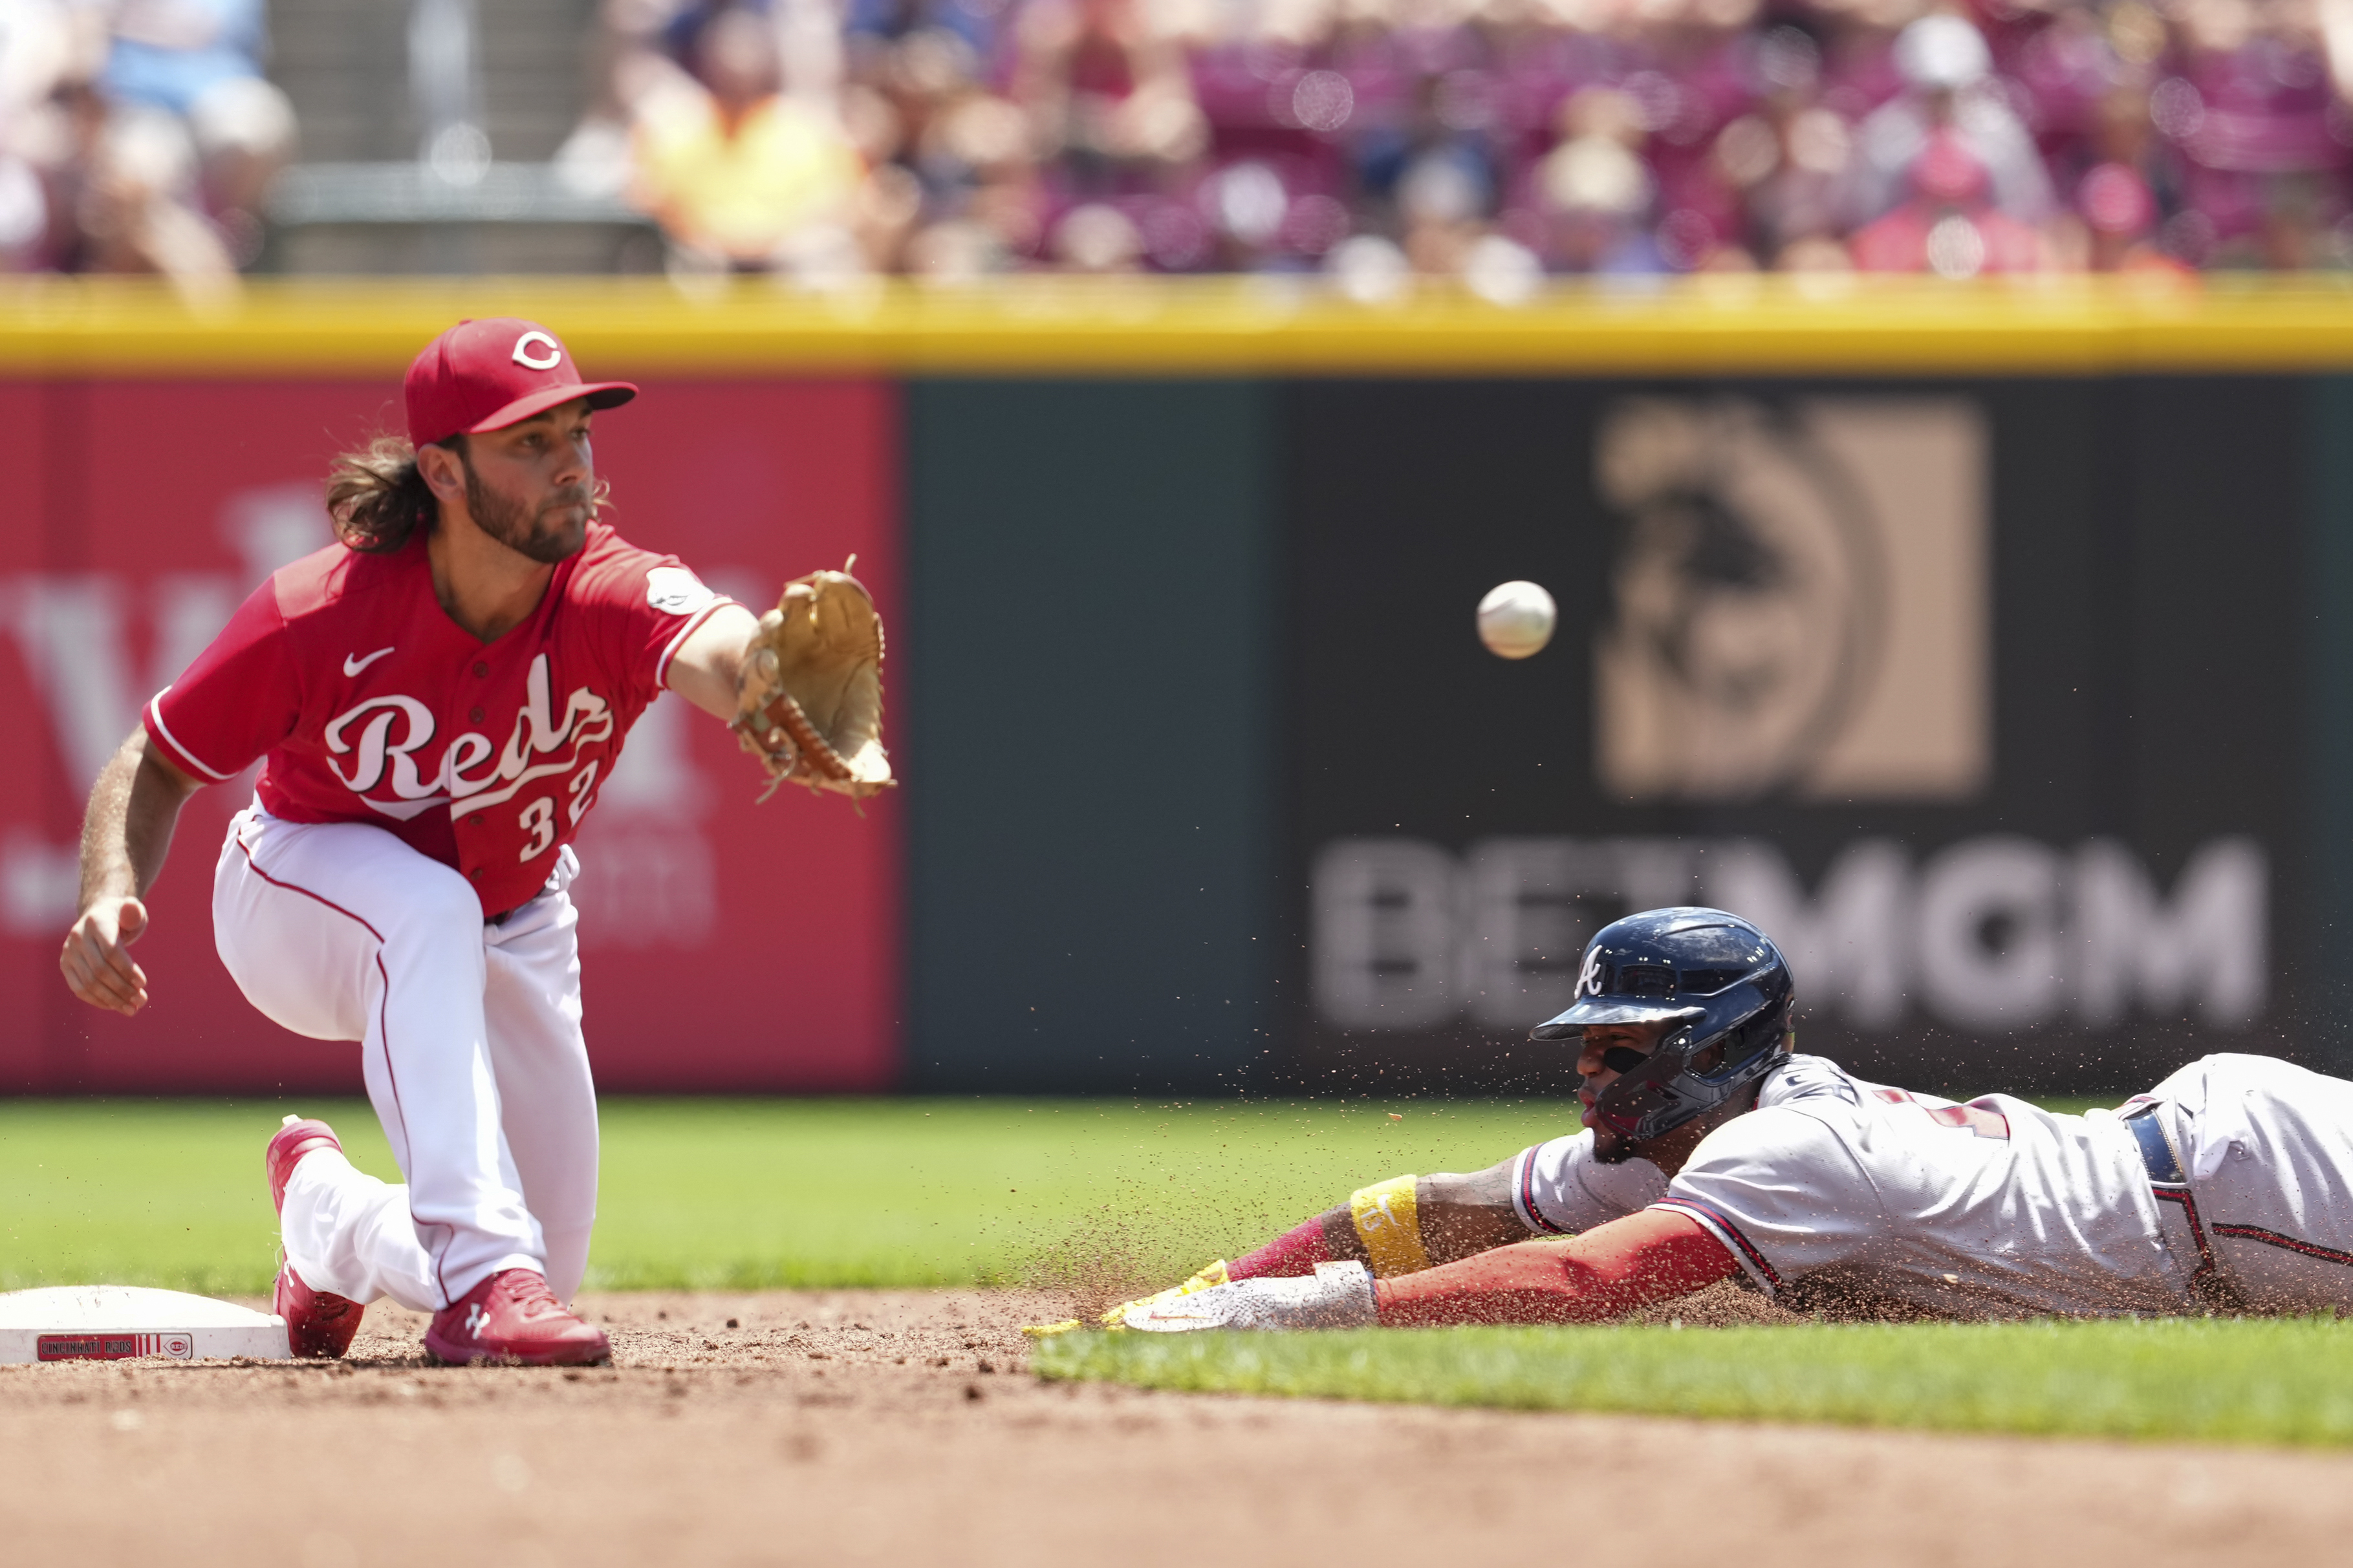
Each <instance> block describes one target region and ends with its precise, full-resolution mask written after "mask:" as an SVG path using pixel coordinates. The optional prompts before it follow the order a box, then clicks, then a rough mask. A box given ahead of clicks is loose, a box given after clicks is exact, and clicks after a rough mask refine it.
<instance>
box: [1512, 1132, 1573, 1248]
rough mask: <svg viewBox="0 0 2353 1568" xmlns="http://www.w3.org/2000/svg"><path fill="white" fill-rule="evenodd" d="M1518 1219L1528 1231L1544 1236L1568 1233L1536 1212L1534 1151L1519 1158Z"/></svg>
mask: <svg viewBox="0 0 2353 1568" xmlns="http://www.w3.org/2000/svg"><path fill="white" fill-rule="evenodd" d="M1520 1218H1522V1219H1523V1220H1525V1221H1526V1222H1527V1226H1528V1228H1529V1229H1530V1230H1540V1231H1543V1232H1544V1233H1545V1234H1546V1236H1567V1234H1568V1233H1567V1231H1565V1230H1563V1229H1561V1228H1560V1226H1556V1225H1555V1224H1553V1222H1552V1221H1550V1220H1548V1219H1546V1218H1545V1216H1544V1215H1542V1214H1540V1213H1538V1212H1537V1210H1536V1152H1535V1150H1534V1149H1531V1150H1529V1151H1528V1152H1526V1153H1525V1154H1522V1155H1521V1156H1520Z"/></svg>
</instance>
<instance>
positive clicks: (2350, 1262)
mask: <svg viewBox="0 0 2353 1568" xmlns="http://www.w3.org/2000/svg"><path fill="white" fill-rule="evenodd" d="M2164 1195H2165V1194H2163V1193H2159V1194H2158V1196H2159V1197H2163V1196H2164ZM2214 1234H2215V1235H2216V1236H2232V1237H2238V1238H2239V1239H2240V1240H2242V1241H2260V1242H2262V1243H2263V1245H2264V1246H2266V1247H2284V1248H2285V1249H2286V1250H2287V1251H2290V1252H2297V1253H2302V1254H2303V1255H2304V1256H2305V1257H2306V1258H2319V1259H2321V1260H2322V1261H2323V1262H2327V1263H2341V1264H2344V1265H2345V1266H2346V1267H2347V1268H2353V1252H2339V1251H2337V1249H2336V1248H2335V1247H2323V1246H2321V1245H2320V1244H2319V1243H2318V1242H2316V1241H2298V1240H2297V1239H2296V1238H2295V1237H2292V1236H2282V1235H2281V1234H2280V1233H2279V1232H2277V1231H2275V1230H2265V1229H2264V1228H2263V1226H2259V1225H2217V1226H2214Z"/></svg>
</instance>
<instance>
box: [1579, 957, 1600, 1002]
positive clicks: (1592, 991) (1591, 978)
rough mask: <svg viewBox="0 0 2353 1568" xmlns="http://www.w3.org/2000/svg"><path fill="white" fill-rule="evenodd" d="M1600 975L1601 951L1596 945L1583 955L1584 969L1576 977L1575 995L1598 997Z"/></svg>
mask: <svg viewBox="0 0 2353 1568" xmlns="http://www.w3.org/2000/svg"><path fill="white" fill-rule="evenodd" d="M1602 973H1603V972H1602V967H1601V949H1600V948H1599V946H1598V945H1597V946H1595V947H1592V948H1590V949H1588V951H1587V952H1586V954H1585V967H1584V969H1583V970H1581V971H1580V972H1578V973H1577V994H1578V995H1579V996H1599V995H1600V994H1601V980H1602Z"/></svg>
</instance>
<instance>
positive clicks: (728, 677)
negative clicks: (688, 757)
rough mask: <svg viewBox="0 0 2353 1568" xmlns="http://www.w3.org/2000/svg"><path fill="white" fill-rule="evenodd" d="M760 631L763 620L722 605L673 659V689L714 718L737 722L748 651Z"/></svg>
mask: <svg viewBox="0 0 2353 1568" xmlns="http://www.w3.org/2000/svg"><path fill="white" fill-rule="evenodd" d="M759 629H760V617H759V616H755V615H754V614H753V613H752V612H751V611H749V610H747V609H745V608H744V606H743V605H720V606H719V607H718V608H717V609H715V610H713V611H712V612H711V615H710V616H709V618H707V619H706V620H704V622H703V623H702V625H701V626H697V627H695V628H694V630H693V632H692V633H691V635H690V636H689V637H687V639H686V643H685V646H683V647H681V648H680V649H679V650H678V652H677V653H675V654H673V655H672V656H671V657H670V674H669V677H668V679H669V684H670V689H671V690H672V691H675V692H677V693H678V694H679V695H680V696H681V697H683V698H685V699H686V700H688V701H689V702H691V703H693V704H694V705H695V706H696V707H697V708H700V709H702V710H703V711H704V712H705V713H708V714H710V715H711V716H712V718H714V719H726V720H730V721H733V719H734V717H735V686H736V682H737V681H738V680H739V679H742V676H743V671H744V649H745V647H748V646H749V645H750V644H751V641H752V636H753V634H754V633H755V632H757V631H758V630H759Z"/></svg>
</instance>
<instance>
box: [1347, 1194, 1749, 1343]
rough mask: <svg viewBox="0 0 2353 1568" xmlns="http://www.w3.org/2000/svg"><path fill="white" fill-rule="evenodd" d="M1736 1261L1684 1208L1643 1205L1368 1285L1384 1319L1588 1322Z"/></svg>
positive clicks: (1705, 1280) (1722, 1273) (1725, 1270)
mask: <svg viewBox="0 0 2353 1568" xmlns="http://www.w3.org/2000/svg"><path fill="white" fill-rule="evenodd" d="M1737 1267H1738V1266H1737V1265H1736V1264H1735V1263H1734V1262H1733V1260H1732V1254H1731V1253H1729V1252H1727V1251H1725V1247H1724V1244H1723V1243H1722V1242H1720V1241H1718V1240H1716V1239H1715V1237H1713V1236H1711V1235H1709V1234H1708V1232H1707V1229H1706V1227H1705V1226H1702V1225H1701V1224H1700V1223H1699V1221H1697V1220H1695V1219H1694V1218H1692V1217H1691V1216H1690V1215H1686V1214H1678V1213H1676V1212H1675V1211H1674V1210H1672V1209H1644V1210H1642V1211H1641V1212H1640V1213H1639V1214H1630V1215H1627V1216H1626V1217H1625V1218H1624V1219H1616V1220H1611V1221H1610V1222H1609V1224H1608V1225H1598V1226H1594V1227H1593V1228H1592V1229H1591V1230H1588V1231H1586V1232H1585V1233H1584V1234H1582V1235H1580V1236H1571V1237H1562V1238H1560V1239H1559V1240H1556V1241H1525V1242H1522V1243H1520V1244H1519V1245H1518V1246H1516V1247H1496V1248H1494V1249H1493V1251H1490V1252H1482V1253H1481V1254H1479V1255H1478V1256H1477V1257H1475V1258H1465V1259H1463V1260H1461V1262H1457V1263H1449V1264H1445V1265H1443V1266H1441V1267H1439V1268H1430V1269H1425V1270H1423V1271H1422V1272H1420V1273H1419V1274H1408V1275H1404V1276H1401V1277H1399V1278H1398V1279H1382V1280H1378V1281H1377V1282H1375V1284H1374V1287H1373V1293H1374V1300H1375V1303H1376V1305H1377V1308H1378V1309H1379V1312H1380V1321H1381V1322H1382V1324H1383V1325H1384V1326H1385V1327H1386V1326H1389V1325H1395V1326H1398V1327H1416V1326H1421V1325H1427V1324H1434V1323H1591V1322H1599V1321H1603V1320H1604V1319H1609V1318H1615V1317H1619V1316H1621V1315H1623V1314H1625V1313H1627V1312H1630V1311H1633V1310H1635V1309H1637V1308H1640V1307H1647V1306H1650V1305H1651V1304H1652V1303H1654V1302H1658V1301H1671V1300H1674V1299H1675V1298H1676V1297H1678V1296H1688V1295H1690V1294H1691V1293H1692V1292H1693V1291H1694V1290H1698V1289H1703V1288H1704V1287H1706V1286H1709V1285H1713V1284H1715V1282H1716V1281H1717V1280H1719V1279H1730V1278H1731V1277H1732V1275H1733V1273H1734V1271H1735V1269H1736V1268H1737Z"/></svg>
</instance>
